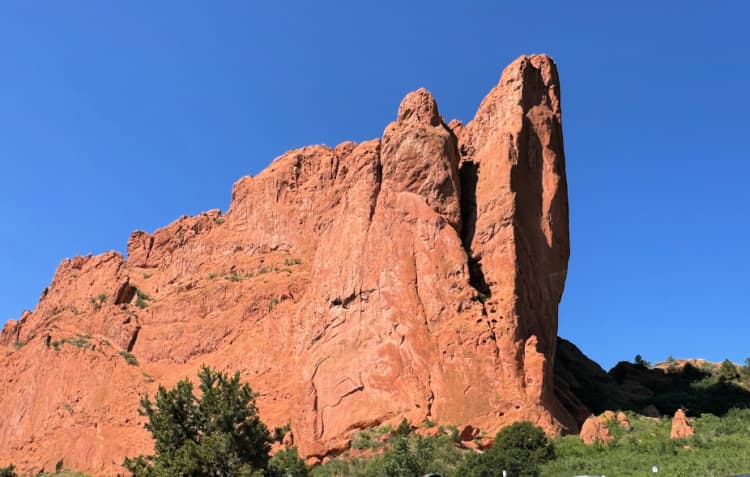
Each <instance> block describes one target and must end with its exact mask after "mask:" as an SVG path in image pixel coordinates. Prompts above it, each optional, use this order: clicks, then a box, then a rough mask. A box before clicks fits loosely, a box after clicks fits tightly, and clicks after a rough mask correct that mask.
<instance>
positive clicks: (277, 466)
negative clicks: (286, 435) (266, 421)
mask: <svg viewBox="0 0 750 477" xmlns="http://www.w3.org/2000/svg"><path fill="white" fill-rule="evenodd" d="M268 470H269V474H270V476H271V477H288V476H292V477H307V476H308V475H309V474H310V470H309V469H308V468H307V465H305V462H304V461H303V460H302V459H300V457H299V454H298V453H297V448H296V447H289V448H287V449H282V450H280V451H279V452H277V453H276V454H275V455H274V456H273V457H271V460H270V461H269V463H268Z"/></svg>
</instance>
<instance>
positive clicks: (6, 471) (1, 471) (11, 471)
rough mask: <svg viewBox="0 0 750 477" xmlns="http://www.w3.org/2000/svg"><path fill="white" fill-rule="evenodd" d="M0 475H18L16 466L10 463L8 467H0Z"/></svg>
mask: <svg viewBox="0 0 750 477" xmlns="http://www.w3.org/2000/svg"><path fill="white" fill-rule="evenodd" d="M0 477H18V474H16V467H15V466H14V465H13V464H11V465H9V466H8V467H3V468H0Z"/></svg>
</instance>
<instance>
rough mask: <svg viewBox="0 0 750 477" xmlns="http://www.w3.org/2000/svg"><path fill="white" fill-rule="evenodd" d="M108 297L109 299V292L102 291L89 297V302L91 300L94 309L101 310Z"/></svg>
mask: <svg viewBox="0 0 750 477" xmlns="http://www.w3.org/2000/svg"><path fill="white" fill-rule="evenodd" d="M106 299H107V294H106V293H100V294H98V295H97V296H95V297H93V296H92V297H91V298H89V302H91V305H92V306H93V307H94V310H99V309H100V308H101V307H102V305H103V304H104V302H105V300H106Z"/></svg>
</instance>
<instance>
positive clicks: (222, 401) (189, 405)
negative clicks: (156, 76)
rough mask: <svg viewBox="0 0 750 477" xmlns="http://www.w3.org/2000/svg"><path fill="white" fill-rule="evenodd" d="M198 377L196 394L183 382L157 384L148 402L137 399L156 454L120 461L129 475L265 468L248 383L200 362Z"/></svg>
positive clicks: (204, 476) (241, 472) (265, 440)
mask: <svg viewBox="0 0 750 477" xmlns="http://www.w3.org/2000/svg"><path fill="white" fill-rule="evenodd" d="M198 379H199V383H200V384H199V389H200V391H201V395H200V397H196V396H195V394H194V393H193V384H192V383H191V382H190V381H188V380H183V381H180V382H178V383H177V385H176V386H175V387H174V388H173V389H169V390H168V389H166V388H164V387H163V386H159V390H158V391H157V393H156V396H155V401H154V402H151V400H150V399H149V398H148V396H145V397H144V398H143V399H141V409H140V410H139V413H140V414H141V415H143V416H147V417H148V423H146V426H145V427H146V429H147V430H148V431H149V432H150V433H151V435H152V436H153V438H154V441H155V443H154V444H155V445H154V448H155V450H156V454H155V455H153V456H139V457H136V458H134V459H125V462H124V464H123V465H124V466H125V468H126V469H128V470H129V471H130V472H131V473H132V474H133V476H134V477H168V476H169V477H173V476H181V477H241V476H252V475H262V472H263V470H265V469H266V468H267V466H268V459H269V457H268V451H269V450H270V446H269V441H270V435H269V432H268V429H267V428H266V426H265V424H263V423H262V422H261V421H260V419H259V418H258V415H257V408H256V406H255V397H256V395H255V393H253V391H252V390H251V389H250V386H248V385H247V384H240V374H239V372H237V373H235V374H234V376H231V377H230V376H229V375H227V374H224V373H219V372H217V371H214V370H212V369H211V368H209V367H205V366H204V367H203V368H202V369H201V371H200V372H199V373H198Z"/></svg>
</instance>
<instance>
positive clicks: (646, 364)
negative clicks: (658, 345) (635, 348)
mask: <svg viewBox="0 0 750 477" xmlns="http://www.w3.org/2000/svg"><path fill="white" fill-rule="evenodd" d="M633 363H635V364H636V365H637V366H641V367H644V368H650V367H651V363H649V362H648V361H646V360H645V359H643V356H641V355H640V354H637V355H635V359H634V360H633Z"/></svg>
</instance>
